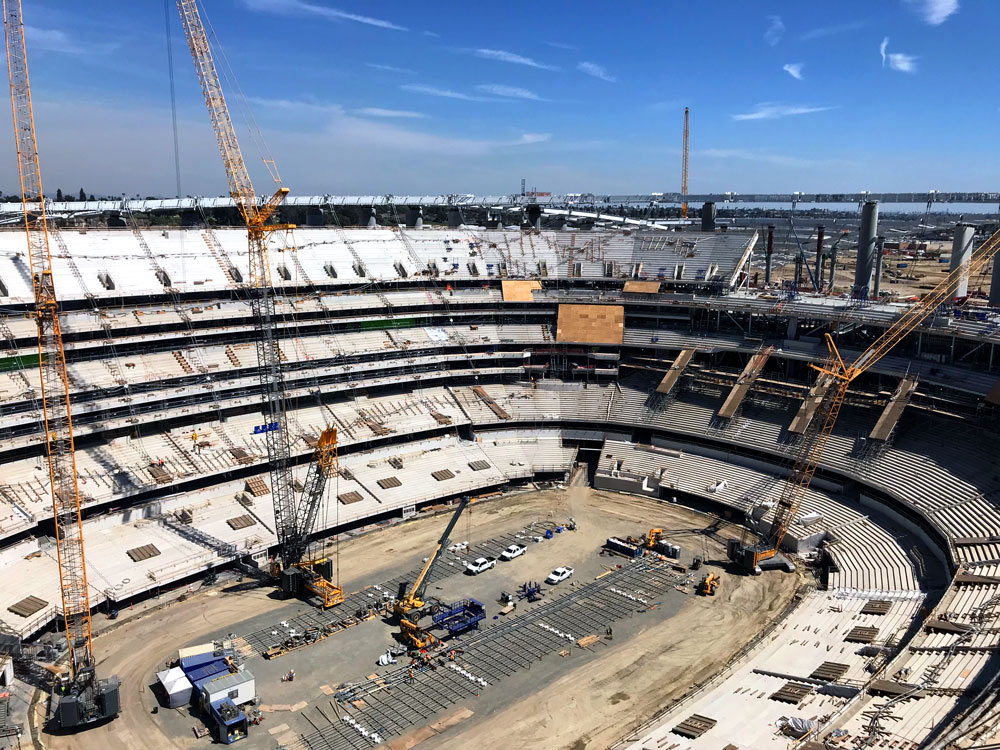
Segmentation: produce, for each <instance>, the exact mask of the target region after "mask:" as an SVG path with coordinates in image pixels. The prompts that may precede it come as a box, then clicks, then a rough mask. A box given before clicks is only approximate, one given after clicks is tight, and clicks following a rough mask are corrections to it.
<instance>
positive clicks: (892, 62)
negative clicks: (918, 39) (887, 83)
mask: <svg viewBox="0 0 1000 750" xmlns="http://www.w3.org/2000/svg"><path fill="white" fill-rule="evenodd" d="M889 67H890V68H892V69H893V70H898V71H899V72H900V73H916V72H917V56H916V55H904V54H903V53H902V52H890V53H889Z"/></svg>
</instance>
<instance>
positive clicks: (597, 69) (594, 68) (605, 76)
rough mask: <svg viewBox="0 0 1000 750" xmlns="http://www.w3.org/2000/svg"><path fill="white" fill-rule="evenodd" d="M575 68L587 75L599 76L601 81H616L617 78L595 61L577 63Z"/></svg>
mask: <svg viewBox="0 0 1000 750" xmlns="http://www.w3.org/2000/svg"><path fill="white" fill-rule="evenodd" d="M576 69H577V70H579V71H580V72H581V73H586V74H587V75H588V76H593V77H594V78H600V79H601V80H602V81H607V82H608V83H617V82H618V79H617V78H615V77H614V76H613V75H611V74H610V73H609V72H608V71H606V70H605V69H604V68H603V67H602V66H600V65H598V64H597V63H592V62H582V63H579V64H577V66H576Z"/></svg>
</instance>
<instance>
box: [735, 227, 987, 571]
mask: <svg viewBox="0 0 1000 750" xmlns="http://www.w3.org/2000/svg"><path fill="white" fill-rule="evenodd" d="M998 250H1000V230H998V231H996V232H994V233H993V235H991V236H990V237H989V239H987V240H986V241H985V242H984V243H983V244H982V245H980V246H979V248H978V249H977V250H976V252H975V253H973V254H972V257H971V258H970V260H969V262H968V263H966V264H962V265H961V266H959V267H958V268H956V269H955V270H953V271H952V272H951V273H949V274H948V276H946V277H945V278H944V279H943V280H942V281H941V282H940V283H939V284H938V285H937V286H935V287H934V288H933V289H932V290H931V291H929V292H928V293H927V294H926V295H924V297H923V298H921V300H920V301H919V302H917V303H916V304H914V305H913V306H911V307H910V308H908V309H907V310H906V312H904V313H903V314H902V315H900V316H899V318H897V319H896V321H895V322H894V323H893V324H892V325H891V326H889V327H888V328H887V329H886V330H885V332H884V333H883V334H882V335H881V336H880V337H879V338H878V339H877V340H876V341H875V342H874V343H873V344H872V345H871V346H869V347H868V348H867V349H866V350H865V351H864V352H862V354H861V355H860V356H859V357H858V358H857V359H856V360H854V362H853V363H850V364H848V363H845V362H844V360H843V359H842V358H841V356H840V352H839V351H837V345H836V343H835V342H834V340H833V337H832V336H831V335H830V334H829V333H827V334H826V345H827V349H828V351H829V356H828V357H827V359H826V361H825V363H824V364H823V365H822V366H819V365H810V366H811V367H812V368H813V369H815V370H817V371H818V372H819V375H818V376H817V377H818V378H823V377H826V378H829V379H831V384H830V386H829V387H828V388H827V390H826V393H825V394H824V395H823V398H822V399H821V401H820V403H819V405H818V406H817V407H816V413H815V414H814V416H813V418H812V420H811V421H810V422H809V426H808V427H807V428H806V430H805V432H804V434H803V436H802V440H801V442H800V443H799V446H798V449H797V451H796V454H795V463H794V465H793V467H792V470H791V472H790V473H789V474H788V478H787V480H786V482H785V485H784V487H783V488H782V492H781V497H780V499H779V500H778V503H777V506H776V508H775V514H774V519H773V520H772V521H771V524H770V526H769V528H768V529H767V530H766V531H765V532H763V533H762V534H761V535H760V536H759V538H757V539H756V540H755V541H748V534H747V531H746V530H745V531H744V536H743V538H742V539H730V540H729V543H728V550H727V551H728V554H729V558H730V559H731V560H733V561H735V562H737V563H738V564H740V565H741V566H742V567H744V568H745V569H747V570H749V571H751V572H753V573H754V574H759V573H760V572H761V571H762V568H761V563H767V561H769V560H773V559H774V558H775V556H776V555H778V550H779V549H780V547H781V542H782V540H783V539H784V538H785V535H786V534H787V533H788V530H789V528H791V525H792V523H793V522H794V521H795V518H796V516H797V515H798V512H799V508H800V507H801V504H802V499H803V498H804V497H805V493H806V490H808V489H809V484H810V483H811V482H812V478H813V475H814V474H815V473H816V469H817V467H818V466H819V462H820V460H821V459H822V457H823V451H824V450H825V448H826V444H827V442H828V441H829V439H830V435H831V434H832V433H833V428H834V425H835V424H836V422H837V416H838V415H839V414H840V407H841V406H842V405H843V403H844V399H845V398H846V396H847V391H848V390H849V389H850V387H851V383H853V382H854V381H855V380H857V379H858V378H859V377H861V376H862V375H863V374H864V373H865V372H867V371H868V370H869V369H871V368H872V367H873V366H874V365H875V364H876V363H878V362H879V361H880V360H881V359H882V358H883V357H885V356H886V355H887V354H888V353H889V352H890V351H892V349H893V347H895V346H896V345H897V344H898V343H899V342H900V341H902V340H903V339H904V338H905V337H906V336H907V335H909V334H910V333H912V332H913V331H914V330H915V329H916V328H917V326H919V325H920V324H921V323H922V322H923V321H924V320H926V319H927V318H928V317H930V316H931V315H933V314H934V313H935V312H937V311H938V310H939V309H940V308H941V306H942V305H946V304H948V303H950V302H951V301H952V299H954V295H955V290H956V289H957V288H958V285H959V283H960V281H961V280H962V278H963V277H968V276H972V275H975V274H977V273H980V272H981V271H982V270H983V269H985V268H986V266H987V264H989V263H990V261H991V260H992V259H993V256H994V255H996V254H997V252H998ZM748 517H749V518H753V517H754V513H753V509H751V510H750V511H749V512H748ZM771 565H774V563H771ZM781 565H782V566H783V567H786V568H787V566H788V564H787V563H782V564H781Z"/></svg>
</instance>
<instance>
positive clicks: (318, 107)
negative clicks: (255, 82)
mask: <svg viewBox="0 0 1000 750" xmlns="http://www.w3.org/2000/svg"><path fill="white" fill-rule="evenodd" d="M247 101H249V102H250V103H251V104H256V105H258V106H260V107H268V108H270V109H298V110H309V111H313V112H327V113H339V112H343V111H344V108H343V107H341V106H340V105H339V104H331V103H328V102H317V101H314V100H312V99H267V98H264V97H260V96H248V97H247Z"/></svg>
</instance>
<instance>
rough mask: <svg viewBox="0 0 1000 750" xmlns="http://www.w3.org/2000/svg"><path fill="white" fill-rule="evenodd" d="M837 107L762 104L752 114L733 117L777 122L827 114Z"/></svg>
mask: <svg viewBox="0 0 1000 750" xmlns="http://www.w3.org/2000/svg"><path fill="white" fill-rule="evenodd" d="M831 109H836V107H813V106H810V105H805V104H778V103H776V102H761V103H760V104H758V105H757V106H755V107H754V108H753V111H751V112H744V113H742V114H737V115H732V118H733V119H734V120H777V119H778V118H779V117H791V116H792V115H809V114H812V113H813V112H826V111H828V110H831Z"/></svg>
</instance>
